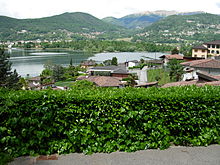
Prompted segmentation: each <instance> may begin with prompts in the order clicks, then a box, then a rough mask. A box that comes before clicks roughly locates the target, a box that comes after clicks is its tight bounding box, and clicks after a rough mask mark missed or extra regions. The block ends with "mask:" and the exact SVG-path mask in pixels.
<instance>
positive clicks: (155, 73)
mask: <svg viewBox="0 0 220 165" xmlns="http://www.w3.org/2000/svg"><path fill="white" fill-rule="evenodd" d="M157 77H158V78H159V83H158V84H159V85H164V84H166V83H170V82H172V81H171V80H170V77H169V72H168V71H166V70H165V69H152V70H148V72H147V78H148V82H154V81H157V80H156V79H157Z"/></svg>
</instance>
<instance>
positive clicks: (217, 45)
mask: <svg viewBox="0 0 220 165" xmlns="http://www.w3.org/2000/svg"><path fill="white" fill-rule="evenodd" d="M219 55H220V40H216V41H211V42H205V43H203V44H202V45H198V46H194V47H193V48H192V57H202V58H207V57H208V56H219Z"/></svg>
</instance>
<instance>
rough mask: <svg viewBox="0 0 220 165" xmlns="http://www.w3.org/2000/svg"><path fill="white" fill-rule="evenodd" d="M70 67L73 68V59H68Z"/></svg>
mask: <svg viewBox="0 0 220 165" xmlns="http://www.w3.org/2000/svg"><path fill="white" fill-rule="evenodd" d="M70 66H73V59H72V58H71V59H70Z"/></svg>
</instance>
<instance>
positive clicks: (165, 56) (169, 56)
mask: <svg viewBox="0 0 220 165" xmlns="http://www.w3.org/2000/svg"><path fill="white" fill-rule="evenodd" d="M160 58H167V59H168V60H171V59H177V60H183V56H181V55H179V54H170V55H163V56H161V57H160Z"/></svg>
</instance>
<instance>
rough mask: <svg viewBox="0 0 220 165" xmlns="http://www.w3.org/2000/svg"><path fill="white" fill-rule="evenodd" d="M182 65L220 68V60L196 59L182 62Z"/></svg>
mask: <svg viewBox="0 0 220 165" xmlns="http://www.w3.org/2000/svg"><path fill="white" fill-rule="evenodd" d="M181 65H184V66H190V67H196V68H217V69H220V61H219V60H214V59H204V60H194V61H188V62H182V63H181Z"/></svg>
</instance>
